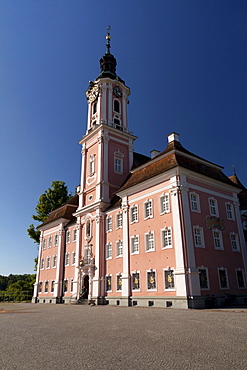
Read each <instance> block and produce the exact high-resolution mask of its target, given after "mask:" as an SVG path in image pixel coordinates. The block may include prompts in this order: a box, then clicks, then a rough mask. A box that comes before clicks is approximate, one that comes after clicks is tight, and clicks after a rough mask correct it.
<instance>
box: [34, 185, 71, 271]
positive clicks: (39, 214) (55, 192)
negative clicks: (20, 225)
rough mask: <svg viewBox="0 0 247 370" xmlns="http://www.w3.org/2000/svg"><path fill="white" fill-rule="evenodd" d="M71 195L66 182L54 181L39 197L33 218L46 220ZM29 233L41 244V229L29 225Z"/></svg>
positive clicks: (41, 220) (40, 220)
mask: <svg viewBox="0 0 247 370" xmlns="http://www.w3.org/2000/svg"><path fill="white" fill-rule="evenodd" d="M71 196H72V194H71V193H68V187H67V186H66V185H65V182H63V181H52V183H51V187H50V188H48V189H47V190H45V192H44V193H43V194H42V195H41V196H40V197H39V201H38V204H37V206H36V207H35V210H36V215H33V216H32V218H33V219H34V220H35V221H39V222H44V221H45V220H46V219H47V217H48V216H49V213H50V212H52V211H54V209H56V208H58V207H60V206H62V205H63V204H64V203H66V202H67V201H68V200H69V199H70V198H71ZM27 233H28V235H29V237H30V238H31V239H33V241H34V242H35V243H37V244H39V237H40V231H39V230H37V228H36V227H35V226H34V224H31V225H30V226H29V228H28V229H27ZM36 268H37V265H36ZM35 271H36V270H35Z"/></svg>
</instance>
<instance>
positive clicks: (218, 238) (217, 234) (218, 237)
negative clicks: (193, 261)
mask: <svg viewBox="0 0 247 370" xmlns="http://www.w3.org/2000/svg"><path fill="white" fill-rule="evenodd" d="M213 237H214V247H215V249H221V250H222V249H224V248H223V242H222V234H221V231H218V230H213Z"/></svg>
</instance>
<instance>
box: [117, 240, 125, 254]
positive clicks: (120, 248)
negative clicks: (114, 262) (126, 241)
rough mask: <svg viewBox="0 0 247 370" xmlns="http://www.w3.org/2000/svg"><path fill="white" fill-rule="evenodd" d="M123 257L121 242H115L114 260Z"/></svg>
mask: <svg viewBox="0 0 247 370" xmlns="http://www.w3.org/2000/svg"><path fill="white" fill-rule="evenodd" d="M119 257H123V241H122V240H118V241H117V242H116V258H119Z"/></svg>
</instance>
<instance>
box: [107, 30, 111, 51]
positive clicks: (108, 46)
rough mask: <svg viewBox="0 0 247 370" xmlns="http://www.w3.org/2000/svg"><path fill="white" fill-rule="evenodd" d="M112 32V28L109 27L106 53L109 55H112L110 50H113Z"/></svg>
mask: <svg viewBox="0 0 247 370" xmlns="http://www.w3.org/2000/svg"><path fill="white" fill-rule="evenodd" d="M110 30H111V26H108V27H107V35H106V40H107V43H106V53H107V54H110V49H111V35H110Z"/></svg>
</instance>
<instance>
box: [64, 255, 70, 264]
mask: <svg viewBox="0 0 247 370" xmlns="http://www.w3.org/2000/svg"><path fill="white" fill-rule="evenodd" d="M68 265H69V253H66V254H65V266H68Z"/></svg>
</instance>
